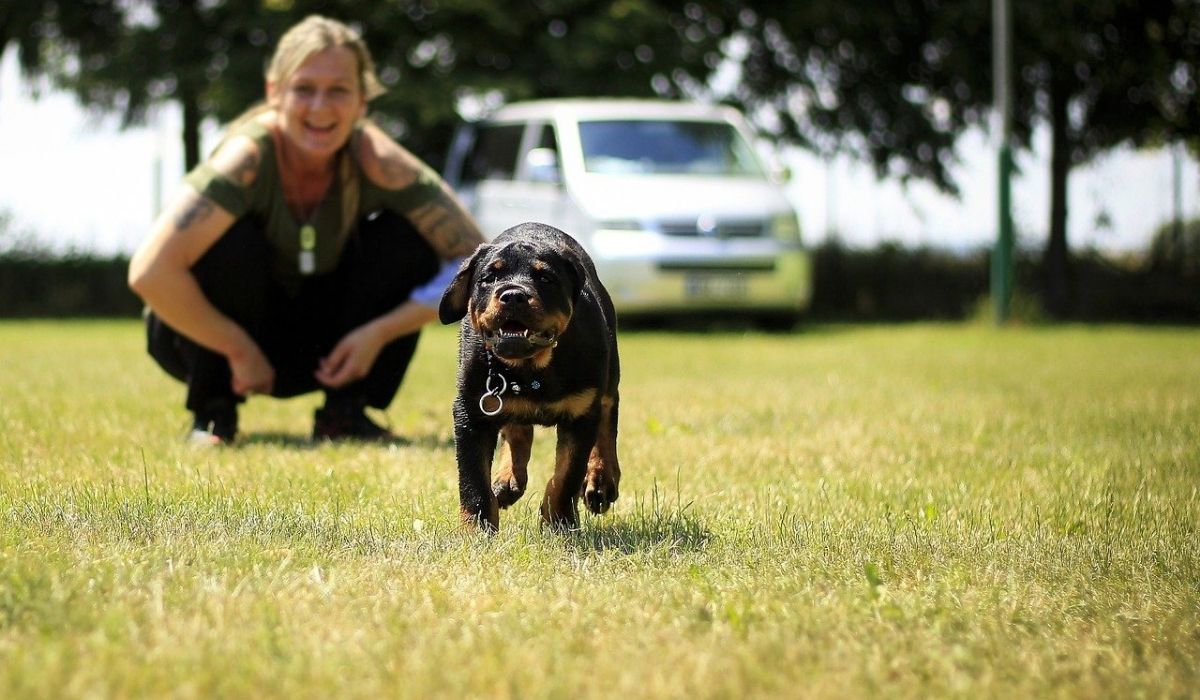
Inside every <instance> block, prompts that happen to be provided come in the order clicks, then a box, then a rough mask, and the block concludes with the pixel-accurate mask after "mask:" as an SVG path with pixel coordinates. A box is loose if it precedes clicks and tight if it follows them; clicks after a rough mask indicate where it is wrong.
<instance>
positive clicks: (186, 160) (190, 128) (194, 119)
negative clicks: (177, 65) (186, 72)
mask: <svg viewBox="0 0 1200 700" xmlns="http://www.w3.org/2000/svg"><path fill="white" fill-rule="evenodd" d="M179 104H180V106H181V107H182V108H183V168H184V171H185V172H191V170H192V168H194V167H196V166H197V165H199V164H200V120H201V119H202V118H203V115H202V114H200V93H199V91H198V90H196V87H195V85H193V84H192V83H191V81H188V80H184V81H181V83H180V85H179Z"/></svg>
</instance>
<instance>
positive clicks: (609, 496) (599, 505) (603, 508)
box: [582, 470, 620, 515]
mask: <svg viewBox="0 0 1200 700" xmlns="http://www.w3.org/2000/svg"><path fill="white" fill-rule="evenodd" d="M582 495H583V502H584V504H586V505H587V509H588V510H590V511H591V512H593V513H595V514H596V515H603V514H604V513H607V512H608V509H609V508H611V507H612V504H613V503H614V502H615V501H616V500H617V498H619V497H620V492H619V491H618V489H617V482H616V480H614V479H612V478H610V477H609V475H608V473H607V472H605V471H599V470H598V471H594V472H591V473H589V474H588V476H587V479H586V480H585V481H584V482H583V494H582Z"/></svg>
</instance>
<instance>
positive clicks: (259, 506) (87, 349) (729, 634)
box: [0, 321, 1200, 698]
mask: <svg viewBox="0 0 1200 700" xmlns="http://www.w3.org/2000/svg"><path fill="white" fill-rule="evenodd" d="M1198 340H1200V338H1198V337H1197V332H1196V331H1194V330H1174V329H1156V330H1152V331H1145V330H1135V329H1128V328H1037V329H1028V328H1025V329H1005V330H1003V331H997V330H994V329H988V328H981V327H957V328H956V327H948V326H904V327H890V328H855V327H838V328H819V327H814V328H810V329H808V330H807V331H806V332H804V333H800V334H795V335H777V334H776V335H757V334H743V333H721V334H663V333H626V334H623V335H622V338H621V342H622V360H623V369H624V375H625V376H624V381H623V384H622V399H623V401H622V422H621V442H620V448H621V450H622V466H623V468H624V480H623V482H622V487H623V490H622V497H621V500H620V501H618V502H617V504H616V505H615V507H614V509H613V512H611V513H610V514H608V515H606V516H604V517H603V518H594V517H590V516H589V517H585V519H584V522H583V529H582V531H581V532H578V533H573V534H569V535H565V536H561V535H556V534H553V533H550V532H547V531H544V530H542V529H541V528H540V527H539V526H538V525H537V510H536V505H535V502H536V499H537V498H538V497H539V495H540V490H541V487H542V486H541V485H542V484H543V483H544V481H545V479H547V478H548V477H549V474H550V471H551V465H552V463H553V447H552V441H553V440H552V433H551V431H539V433H538V437H537V442H536V443H535V454H534V458H533V462H532V464H531V493H530V494H529V495H528V496H527V497H526V498H527V499H529V500H528V501H523V502H520V503H518V504H517V505H516V506H515V507H514V508H512V509H510V510H508V511H505V512H504V513H503V516H502V526H501V528H502V529H501V531H500V533H499V534H498V535H496V536H495V537H491V538H488V537H483V536H477V535H473V534H471V533H469V532H464V531H462V530H461V529H460V528H459V526H458V524H457V516H456V512H455V511H456V504H457V491H456V483H455V474H454V455H453V448H452V444H451V442H450V417H449V402H450V400H451V398H452V396H453V372H454V363H455V360H456V352H455V343H456V338H455V333H454V332H453V329H449V328H435V329H431V331H430V332H429V333H428V334H427V335H426V336H425V337H424V338H423V339H422V343H421V346H420V349H419V351H418V354H417V356H416V358H415V360H414V364H413V369H412V372H411V376H410V377H409V378H408V379H407V380H406V382H405V385H404V388H403V390H402V392H401V395H400V396H399V397H398V400H397V401H396V403H395V404H394V405H393V407H392V408H391V409H390V410H389V412H388V413H389V417H390V418H391V421H392V424H393V426H394V427H395V428H396V429H397V430H398V431H399V432H401V433H402V434H404V435H406V436H407V437H408V438H409V439H410V441H411V442H410V443H409V444H407V445H402V446H398V447H392V448H385V447H375V446H331V445H322V446H309V445H307V444H306V443H305V442H304V441H303V439H302V436H303V435H304V434H305V432H306V431H307V429H308V427H309V423H308V421H310V420H311V415H312V413H311V412H312V409H313V407H314V405H315V404H316V403H317V401H318V399H317V398H316V397H308V398H301V399H295V400H292V401H270V400H266V399H260V398H255V399H252V400H251V401H250V402H249V403H248V404H247V406H246V407H245V409H244V410H243V427H244V429H245V430H247V431H248V434H249V439H248V440H247V442H246V443H245V444H244V445H243V446H241V447H238V448H236V449H232V450H226V451H218V452H212V451H208V452H204V451H199V452H198V451H193V450H189V449H187V448H186V447H185V446H184V445H183V444H182V436H183V432H184V428H185V420H184V414H183V410H182V401H183V390H182V387H180V386H179V385H178V384H177V383H175V382H173V381H171V380H169V379H167V378H166V377H165V376H163V375H162V373H161V372H158V371H157V369H156V368H155V367H154V366H153V365H152V363H151V361H150V360H149V359H148V358H146V357H145V356H144V353H143V351H142V338H141V334H140V329H139V327H138V326H137V324H136V323H134V322H132V321H122V322H107V323H0V392H3V395H4V397H5V400H4V401H0V423H2V424H3V425H4V427H5V430H4V431H3V433H2V434H0V695H3V696H5V697H23V698H51V697H53V698H73V697H96V696H101V697H111V696H125V697H146V696H177V697H255V698H275V697H279V698H283V697H287V698H308V697H312V698H317V697H333V696H336V697H339V698H357V697H364V698H365V697H372V698H373V697H414V698H416V697H521V698H560V697H581V698H590V697H604V698H608V697H613V696H614V695H615V696H626V697H756V698H773V697H778V698H785V697H786V698H791V697H797V696H803V697H816V698H821V697H838V698H842V697H861V696H871V695H879V694H884V695H887V696H896V697H948V696H952V697H1048V696H1063V697H1097V696H1099V697H1142V696H1154V697H1160V696H1161V697H1175V696H1181V697H1182V696H1187V695H1190V694H1192V693H1193V692H1194V689H1195V688H1196V687H1197V684H1198V683H1200V676H1198V672H1197V667H1196V665H1195V663H1194V660H1195V659H1196V658H1197V657H1198V656H1200V637H1198V636H1197V630H1200V611H1198V609H1197V606H1196V595H1195V594H1196V590H1195V589H1196V571H1197V570H1198V567H1200V532H1198V531H1197V523H1200V496H1198V494H1197V489H1196V483H1197V478H1198V477H1200V472H1198V471H1197V465H1198V464H1200V446H1198V444H1197V442H1196V440H1195V435H1194V426H1195V425H1197V424H1200V389H1198V388H1197V384H1196V382H1195V381H1193V380H1194V378H1195V376H1196V375H1197V373H1200V357H1198V356H1197V354H1196V353H1195V352H1194V348H1195V347H1196V343H1197V341H1198ZM1047 358H1051V360H1050V361H1048V360H1047Z"/></svg>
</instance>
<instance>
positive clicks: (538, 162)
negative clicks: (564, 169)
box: [525, 148, 562, 185]
mask: <svg viewBox="0 0 1200 700" xmlns="http://www.w3.org/2000/svg"><path fill="white" fill-rule="evenodd" d="M525 176H526V177H527V178H528V179H529V180H530V181H532V182H546V183H550V184H555V185H557V184H558V183H559V182H562V175H561V174H560V173H559V171H558V151H555V150H554V149H553V148H534V149H531V150H530V151H529V152H528V153H526V154H525Z"/></svg>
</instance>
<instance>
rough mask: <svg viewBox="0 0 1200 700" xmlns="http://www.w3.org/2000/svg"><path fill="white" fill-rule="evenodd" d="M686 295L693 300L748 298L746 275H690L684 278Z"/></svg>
mask: <svg viewBox="0 0 1200 700" xmlns="http://www.w3.org/2000/svg"><path fill="white" fill-rule="evenodd" d="M684 293H685V294H687V296H688V297H689V298H692V299H737V298H741V297H744V296H746V277H745V275H739V274H733V273H695V272H693V273H690V274H688V275H687V277H685V278H684Z"/></svg>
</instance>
